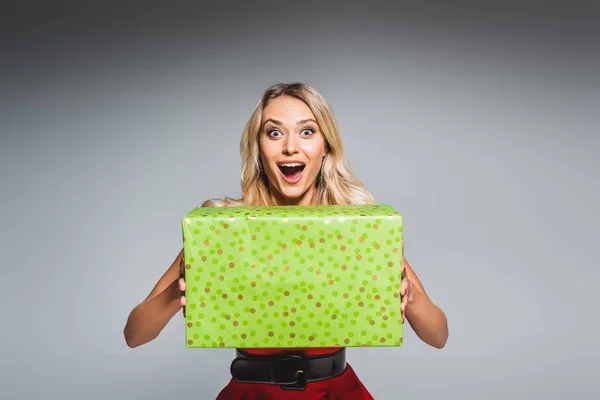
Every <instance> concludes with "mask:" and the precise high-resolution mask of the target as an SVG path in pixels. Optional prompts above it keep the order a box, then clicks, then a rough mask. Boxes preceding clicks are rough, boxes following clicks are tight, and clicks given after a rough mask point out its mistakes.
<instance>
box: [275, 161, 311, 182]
mask: <svg viewBox="0 0 600 400" xmlns="http://www.w3.org/2000/svg"><path fill="white" fill-rule="evenodd" d="M277 165H278V166H279V170H280V171H281V175H283V179H284V180H285V181H286V182H288V183H295V182H298V181H299V180H300V178H301V177H302V171H304V167H305V166H306V165H305V164H304V163H302V162H290V163H280V164H277Z"/></svg>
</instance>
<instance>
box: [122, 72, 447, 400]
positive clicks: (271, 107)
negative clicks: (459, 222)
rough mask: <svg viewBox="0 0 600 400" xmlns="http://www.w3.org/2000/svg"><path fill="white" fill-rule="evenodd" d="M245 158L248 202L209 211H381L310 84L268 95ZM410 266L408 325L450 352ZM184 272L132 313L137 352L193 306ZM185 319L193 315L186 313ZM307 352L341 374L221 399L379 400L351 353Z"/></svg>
mask: <svg viewBox="0 0 600 400" xmlns="http://www.w3.org/2000/svg"><path fill="white" fill-rule="evenodd" d="M240 152H241V155H242V163H243V165H242V171H243V172H242V198H241V199H240V200H234V199H230V198H225V199H222V200H210V201H206V202H204V204H202V206H203V207H222V206H235V205H272V206H277V205H313V204H373V203H374V200H373V197H372V196H371V194H370V193H369V192H368V191H367V190H366V189H365V188H364V187H363V185H362V184H361V183H360V182H359V181H358V180H357V179H356V178H355V177H354V175H353V174H352V172H351V170H350V168H349V165H348V164H347V162H346V160H345V158H344V152H343V146H342V142H341V139H340V135H339V132H338V128H337V125H336V122H335V120H334V117H333V113H332V111H331V109H330V107H329V105H328V104H327V102H326V101H325V100H324V99H323V98H322V97H321V95H320V94H319V93H318V92H317V91H315V90H314V89H313V88H311V87H310V86H307V85H305V84H301V83H293V84H277V85H274V86H272V87H270V88H269V89H267V91H266V92H265V93H264V95H263V96H262V98H261V100H260V101H259V103H258V104H257V106H256V108H255V110H254V113H253V114H252V116H251V117H250V120H249V121H248V123H247V124H246V127H245V129H244V132H243V135H242V139H241V144H240ZM402 258H403V274H404V277H405V279H403V280H402V285H401V288H400V292H401V293H400V294H401V296H402V302H401V312H402V315H403V318H404V317H405V318H406V319H407V320H408V322H409V323H410V324H411V326H412V328H413V329H414V331H415V333H416V334H417V336H418V337H419V338H420V339H421V340H423V341H424V342H426V343H427V344H429V345H431V346H434V347H436V348H442V347H444V345H445V343H446V340H447V337H448V328H447V322H446V316H445V315H444V313H443V311H442V310H440V309H439V308H438V307H437V306H436V305H434V304H433V303H432V301H431V300H430V299H429V297H428V296H427V294H426V292H425V290H424V289H423V286H422V285H421V283H420V282H419V279H418V278H417V276H416V275H415V273H414V271H413V270H412V268H411V267H410V265H409V264H408V262H407V261H406V259H405V258H404V255H403V256H402ZM183 264H184V261H183V250H182V251H181V252H180V253H179V255H178V256H177V258H176V259H175V261H174V262H173V264H172V265H171V267H170V268H169V269H168V270H167V271H166V272H165V274H164V275H163V276H162V277H161V278H160V280H159V281H158V283H157V284H156V286H155V287H154V288H153V290H152V291H151V293H150V294H149V295H148V297H147V298H146V299H145V300H144V301H143V302H142V303H141V304H139V305H138V306H137V307H135V308H134V309H133V311H132V312H131V314H130V316H129V319H128V321H127V325H126V326H125V330H124V334H125V339H126V341H127V344H128V345H129V346H130V347H136V346H140V345H142V344H144V343H147V342H149V341H151V340H153V339H155V338H156V337H157V336H158V334H159V333H160V332H161V330H162V329H163V328H164V326H165V325H166V324H167V322H168V321H169V320H170V319H171V318H172V317H173V316H174V315H175V314H176V313H177V312H178V310H180V309H181V308H182V307H184V306H185V296H184V294H185V293H184V292H185V288H186V286H185V281H184V279H183V269H182V266H183ZM183 311H184V313H185V307H184V310H183ZM302 350H303V353H304V355H305V356H306V357H308V358H309V359H310V360H315V359H316V360H318V361H319V362H322V363H326V362H327V361H328V360H330V359H334V357H335V359H337V361H336V362H333V363H330V364H329V365H330V366H331V365H337V366H338V367H337V368H338V371H337V372H335V373H332V371H329V375H327V374H326V372H323V371H321V372H322V375H321V376H316V375H314V374H316V372H314V371H313V375H314V376H313V377H315V378H316V379H317V380H316V381H313V380H310V379H309V382H308V383H307V384H306V387H305V388H304V390H290V389H289V388H287V387H285V385H283V387H282V386H281V385H273V384H268V383H254V382H252V383H248V382H247V381H244V382H245V383H241V382H239V381H238V380H236V379H234V378H232V379H231V381H230V383H229V384H228V385H227V386H226V387H225V388H224V389H223V390H222V392H221V393H220V394H219V395H218V397H217V399H278V398H285V399H296V398H298V399H300V398H302V399H342V398H343V399H345V400H351V399H372V398H373V397H372V396H371V395H370V394H369V392H368V391H367V389H366V388H365V387H364V386H363V385H362V383H361V382H360V380H359V379H358V377H357V376H356V375H355V373H354V371H353V369H352V368H351V367H350V365H348V364H347V363H346V362H345V349H341V350H340V349H339V348H312V349H302ZM281 351H282V349H245V350H244V351H243V352H238V356H239V357H238V359H237V360H236V361H239V360H242V361H244V360H250V361H252V360H253V359H254V357H256V356H261V355H262V356H266V355H269V356H277V355H278V354H281ZM340 357H341V358H340ZM340 360H341V362H340ZM336 363H337V364H336ZM238 364H243V362H238V363H237V364H235V365H236V367H235V368H234V367H232V371H231V372H232V374H234V373H235V369H236V368H238V367H237V365H238ZM340 365H341V367H340ZM265 368H267V367H266V366H265ZM325 369H327V368H325ZM254 371H257V370H254ZM242 372H243V371H242ZM259 372H260V371H259ZM257 373H258V372H257ZM268 375H269V373H268V371H267V376H268Z"/></svg>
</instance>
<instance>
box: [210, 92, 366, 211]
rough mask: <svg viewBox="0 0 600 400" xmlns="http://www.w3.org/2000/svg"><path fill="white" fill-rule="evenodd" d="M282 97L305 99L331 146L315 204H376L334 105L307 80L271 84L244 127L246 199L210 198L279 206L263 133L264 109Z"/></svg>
mask: <svg viewBox="0 0 600 400" xmlns="http://www.w3.org/2000/svg"><path fill="white" fill-rule="evenodd" d="M279 96H289V97H293V98H296V99H298V100H301V101H303V102H304V103H305V104H306V105H307V106H308V107H309V108H310V110H311V111H312V113H313V114H314V116H315V118H316V120H317V125H318V126H319V129H320V131H321V133H322V134H323V137H324V139H325V144H326V146H327V150H328V151H327V155H326V156H325V159H324V161H323V163H322V165H321V171H320V172H319V175H318V176H317V180H316V183H315V184H316V188H315V196H314V199H313V204H316V205H319V204H322V205H327V204H374V203H375V200H374V198H373V196H372V195H371V193H370V192H369V191H368V190H367V189H366V188H365V187H364V185H363V184H362V183H361V182H360V181H359V180H358V179H357V178H356V177H355V176H354V174H353V173H352V170H351V169H350V164H349V163H348V161H347V159H346V157H345V155H344V147H343V144H342V140H341V138H340V133H339V130H338V126H337V123H336V121H335V118H334V115H333V111H332V110H331V107H330V106H329V104H328V103H327V101H325V99H324V98H323V97H322V96H321V94H319V93H318V92H317V91H316V90H315V89H314V88H312V87H310V86H308V85H306V84H303V83H298V82H296V83H279V84H275V85H273V86H271V87H269V88H268V89H267V90H266V91H265V93H264V94H263V96H262V97H261V99H260V100H259V101H258V104H257V105H256V107H255V108H254V112H253V113H252V115H251V116H250V119H249V120H248V122H247V123H246V126H245V127H244V131H243V134H242V138H241V140H240V155H241V158H242V174H241V185H242V198H241V199H239V200H234V199H231V198H225V199H220V200H217V199H215V200H213V201H209V203H210V204H211V205H213V206H227V205H231V206H234V205H248V206H260V205H275V203H274V200H273V197H272V196H271V194H270V193H269V183H268V179H267V176H266V174H265V173H264V170H263V168H262V162H261V157H260V145H259V134H260V129H261V123H262V112H263V110H264V108H265V107H266V106H267V105H268V104H269V103H270V102H271V101H272V100H273V99H275V98H277V97H279Z"/></svg>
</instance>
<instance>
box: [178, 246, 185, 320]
mask: <svg viewBox="0 0 600 400" xmlns="http://www.w3.org/2000/svg"><path fill="white" fill-rule="evenodd" d="M179 292H180V297H179V304H181V306H182V307H183V316H184V317H185V303H186V300H185V256H183V255H182V256H181V260H180V261H179Z"/></svg>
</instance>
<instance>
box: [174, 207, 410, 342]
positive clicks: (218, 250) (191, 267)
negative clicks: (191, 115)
mask: <svg viewBox="0 0 600 400" xmlns="http://www.w3.org/2000/svg"><path fill="white" fill-rule="evenodd" d="M182 228H183V247H184V254H185V279H186V285H187V289H186V299H187V305H186V330H185V333H186V346H187V347H217V348H219V347H220V348H296V347H304V348H306V347H336V346H343V347H355V346H401V345H402V317H401V311H400V283H401V271H402V251H401V248H402V216H401V215H400V214H399V213H398V212H397V211H396V210H394V209H393V208H392V207H391V206H388V205H325V206H273V207H215V208H209V207H198V208H195V209H194V210H192V211H191V212H189V213H188V214H187V215H186V216H185V217H184V218H183V220H182Z"/></svg>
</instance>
